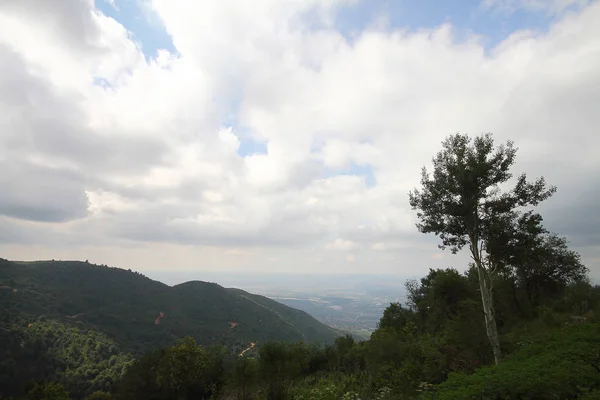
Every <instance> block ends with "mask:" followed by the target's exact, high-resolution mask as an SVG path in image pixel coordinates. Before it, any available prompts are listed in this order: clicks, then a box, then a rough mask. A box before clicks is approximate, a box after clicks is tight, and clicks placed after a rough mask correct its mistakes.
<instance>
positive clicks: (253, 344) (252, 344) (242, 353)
mask: <svg viewBox="0 0 600 400" xmlns="http://www.w3.org/2000/svg"><path fill="white" fill-rule="evenodd" d="M254 346H256V343H250V347H248V348H247V349H245V350H244V351H242V352H241V353H240V357H241V356H243V355H244V353H245V352H247V351H248V350H250V349H252V348H253V347H254Z"/></svg>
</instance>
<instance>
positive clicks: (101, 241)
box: [0, 0, 600, 275]
mask: <svg viewBox="0 0 600 400" xmlns="http://www.w3.org/2000/svg"><path fill="white" fill-rule="evenodd" d="M456 4H460V5H459V6H454V7H451V6H452V5H456ZM599 107H600V3H599V2H589V1H578V0H482V1H475V0H465V1H461V2H449V1H448V2H441V1H438V0H424V1H423V0H419V1H416V0H362V1H361V0H356V1H353V0H253V1H248V0H202V1H198V0H110V1H109V0H96V1H95V2H94V1H91V0H0V188H1V189H0V256H1V257H4V258H9V259H25V260H32V259H51V258H54V259H89V260H90V262H95V263H101V264H108V265H113V266H119V267H123V268H132V269H137V270H140V271H152V270H187V271H191V270H197V271H201V270H232V271H233V270H242V269H244V270H261V271H278V272H293V271H302V272H313V271H314V272H369V273H374V272H382V273H383V272H386V273H398V274H402V275H414V274H421V273H424V272H426V271H427V269H428V268H430V267H432V268H436V267H447V266H455V267H457V268H458V269H461V270H462V269H464V267H465V266H466V262H467V257H466V255H465V254H463V255H458V256H452V255H451V254H450V253H449V252H442V251H441V250H439V249H438V248H437V243H438V240H437V238H435V237H433V236H425V235H422V234H420V233H418V232H417V230H416V228H415V225H414V224H415V222H416V217H415V213H414V212H413V211H411V210H410V207H409V204H408V196H407V193H408V191H409V190H411V189H413V188H414V187H415V186H416V185H418V183H419V178H420V169H421V167H422V166H423V165H430V162H431V158H432V157H433V155H434V154H435V153H436V152H437V151H439V150H440V148H441V146H440V142H441V141H442V140H443V139H444V138H445V137H446V136H447V135H448V134H451V133H455V132H464V133H470V134H478V133H482V132H493V133H494V134H495V137H496V140H497V141H498V142H501V141H505V140H507V139H513V140H514V141H515V142H516V145H517V146H518V147H519V149H520V150H519V152H518V156H517V158H518V160H517V164H516V166H515V170H514V172H515V173H520V172H527V173H528V175H530V176H531V177H532V178H533V177H536V176H540V175H544V176H545V177H546V179H547V180H548V181H549V182H550V183H552V184H555V185H557V186H558V192H557V194H556V195H555V196H554V197H553V198H552V199H551V200H549V201H548V202H547V203H546V204H545V205H544V206H543V208H542V210H541V211H542V212H543V215H544V217H545V220H546V225H547V226H548V227H549V228H550V229H552V230H555V231H557V232H558V233H559V234H562V235H566V236H567V237H568V238H569V240H570V241H571V244H572V247H573V248H574V249H575V250H577V251H579V252H580V253H581V254H582V256H583V259H584V261H585V263H586V264H587V265H588V267H590V269H591V270H592V274H593V275H600V244H599V243H600V228H599V227H600V216H599V213H600V201H598V198H599V196H600V174H599V172H600V129H599V127H600V112H599Z"/></svg>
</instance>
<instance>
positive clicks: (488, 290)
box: [409, 133, 556, 364]
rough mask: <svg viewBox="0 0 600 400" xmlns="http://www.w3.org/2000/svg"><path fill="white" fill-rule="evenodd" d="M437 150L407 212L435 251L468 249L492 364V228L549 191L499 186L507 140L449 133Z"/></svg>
mask: <svg viewBox="0 0 600 400" xmlns="http://www.w3.org/2000/svg"><path fill="white" fill-rule="evenodd" d="M442 147H443V149H442V151H440V152H439V153H438V154H437V155H436V157H434V158H433V176H430V175H429V173H428V172H427V169H426V168H425V167H423V170H422V175H421V185H422V188H421V190H417V189H415V190H414V191H413V192H410V193H409V201H410V205H411V207H412V209H413V210H418V213H417V216H418V218H419V223H417V228H418V229H419V231H420V232H422V233H434V234H435V235H437V236H439V237H440V239H441V241H442V244H441V245H440V246H439V247H440V248H441V249H445V248H450V250H451V251H452V253H453V254H456V253H457V252H458V251H459V250H461V249H462V248H463V247H464V246H466V245H468V248H469V251H470V253H471V258H472V259H473V263H474V264H475V267H476V269H477V274H478V280H479V289H480V292H481V301H482V305H483V312H484V320H485V327H486V333H487V336H488V339H489V341H490V344H491V346H492V350H493V352H494V360H495V362H496V364H498V363H499V362H500V359H501V350H500V340H499V337H498V329H497V327H496V320H495V316H494V304H493V281H494V279H493V278H494V275H495V274H496V273H497V271H498V265H496V264H494V262H493V261H494V260H493V258H490V257H488V253H487V251H486V244H488V243H490V242H491V236H490V235H491V232H493V231H494V229H493V228H494V227H496V226H499V225H502V221H503V220H504V219H506V218H507V216H509V215H512V213H514V212H515V211H517V210H518V208H519V207H526V206H529V205H533V206H535V205H537V204H538V203H540V202H541V201H543V200H545V199H547V198H548V197H550V196H551V195H552V194H553V193H554V192H555V191H556V188H555V187H549V188H547V187H546V182H545V180H544V178H539V179H538V180H536V181H535V182H533V183H530V182H527V177H526V175H525V174H522V175H520V176H519V178H518V179H517V182H516V185H515V186H514V188H513V189H512V190H510V191H505V192H503V191H502V189H501V188H500V186H501V185H502V184H504V183H506V182H507V181H508V180H509V179H510V178H512V174H511V173H510V168H511V166H512V165H513V164H514V162H515V156H516V152H517V149H516V148H515V147H514V146H513V142H511V141H508V142H507V143H506V144H503V145H500V146H498V147H497V148H495V147H494V140H493V138H492V135H491V134H489V133H488V134H485V135H480V136H477V137H476V138H475V139H474V140H473V139H471V138H470V137H469V136H468V135H463V134H455V135H451V136H449V137H448V138H447V139H446V140H444V141H443V142H442Z"/></svg>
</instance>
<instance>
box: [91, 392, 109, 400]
mask: <svg viewBox="0 0 600 400" xmlns="http://www.w3.org/2000/svg"><path fill="white" fill-rule="evenodd" d="M112 398H113V396H112V395H111V394H110V393H106V392H94V393H92V394H90V395H89V396H88V397H86V398H85V400H112Z"/></svg>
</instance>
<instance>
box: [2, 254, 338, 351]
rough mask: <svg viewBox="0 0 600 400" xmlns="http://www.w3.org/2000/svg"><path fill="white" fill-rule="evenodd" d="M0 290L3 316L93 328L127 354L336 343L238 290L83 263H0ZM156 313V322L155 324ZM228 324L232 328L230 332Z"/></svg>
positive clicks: (308, 322)
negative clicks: (169, 348) (185, 347)
mask: <svg viewBox="0 0 600 400" xmlns="http://www.w3.org/2000/svg"><path fill="white" fill-rule="evenodd" d="M13 289H15V290H16V291H14V290H13ZM0 290H1V291H2V292H3V293H2V296H0V299H1V300H0V301H1V303H0V309H1V310H4V311H3V312H4V313H5V314H6V313H8V314H11V315H20V316H27V321H33V320H36V319H40V318H42V319H44V318H46V319H57V320H60V321H62V322H67V323H70V324H74V325H77V326H79V327H82V328H89V329H95V330H98V331H100V332H103V333H105V334H107V335H108V336H109V337H112V338H114V339H115V340H116V341H117V342H118V343H120V344H121V345H122V346H123V348H124V349H126V350H128V351H132V352H134V353H140V352H143V351H146V350H148V349H149V348H152V347H156V346H166V345H171V344H173V342H174V341H175V340H176V339H178V338H181V337H184V336H188V335H189V336H192V337H194V338H195V339H196V341H197V342H198V343H201V344H204V345H211V344H216V343H221V344H225V345H227V346H229V347H230V348H232V349H233V350H241V349H243V348H246V347H247V346H248V344H249V342H257V343H260V342H264V341H266V340H281V341H288V342H290V341H298V340H304V341H308V342H313V341H318V342H320V343H332V342H333V340H334V339H335V338H336V337H337V336H339V332H338V331H336V330H334V329H332V328H330V327H328V326H326V325H324V324H322V323H320V322H318V321H317V320H315V319H314V318H312V317H311V316H309V315H308V314H307V313H305V312H303V311H299V310H295V309H293V308H290V307H287V306H285V305H283V304H280V303H277V302H275V301H273V300H270V299H267V298H265V297H262V296H255V295H252V294H250V293H247V292H244V291H242V290H238V289H226V288H223V287H221V286H219V285H217V284H214V283H206V282H199V281H192V282H186V283H183V284H180V285H177V286H173V287H170V286H168V285H165V284H163V283H161V282H157V281H153V280H151V279H149V278H147V277H145V276H143V275H141V274H138V273H136V272H132V271H128V270H123V269H119V268H110V267H106V266H99V265H93V264H88V263H85V262H77V261H36V262H11V261H6V260H2V259H0ZM160 312H163V313H164V317H163V318H161V319H160V323H159V324H158V325H157V324H155V319H156V318H157V317H158V316H159V313H160ZM230 322H236V323H238V325H237V326H235V327H233V328H232V327H231V325H230Z"/></svg>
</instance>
